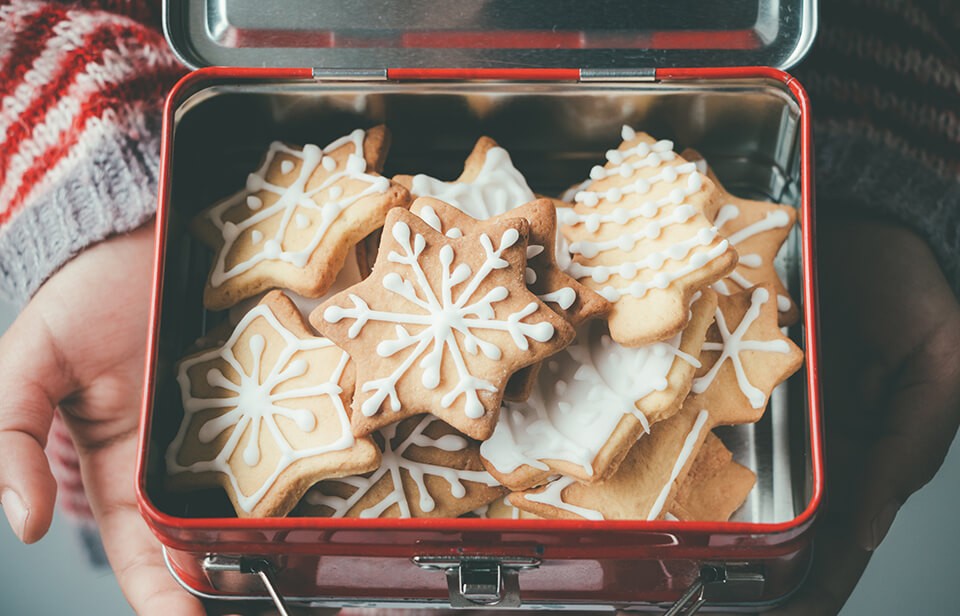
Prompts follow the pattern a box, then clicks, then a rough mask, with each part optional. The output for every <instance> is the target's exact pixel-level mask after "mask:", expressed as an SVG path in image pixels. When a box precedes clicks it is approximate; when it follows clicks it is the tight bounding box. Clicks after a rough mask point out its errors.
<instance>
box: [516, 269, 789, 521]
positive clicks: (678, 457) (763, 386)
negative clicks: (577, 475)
mask: <svg viewBox="0 0 960 616" xmlns="http://www.w3.org/2000/svg"><path fill="white" fill-rule="evenodd" d="M700 363H701V364H702V366H701V367H700V369H699V370H698V371H697V378H695V379H694V381H693V386H692V388H691V392H692V393H691V395H690V396H689V397H688V398H687V399H686V401H685V402H684V404H683V407H682V408H681V409H680V411H679V412H678V413H677V414H676V415H674V416H673V417H671V418H669V419H667V420H665V421H661V422H660V423H658V424H656V425H655V426H652V427H651V429H650V434H648V435H646V436H643V437H642V438H640V439H639V440H638V441H637V444H636V445H635V446H634V447H633V448H632V449H631V450H630V452H629V453H628V454H627V456H626V458H624V460H623V462H622V463H621V464H620V466H619V468H618V469H617V472H615V473H614V474H613V475H611V476H610V477H609V478H607V479H606V480H605V481H603V482H601V483H596V484H589V485H588V484H582V483H578V482H576V480H575V479H573V478H572V477H563V478H561V479H559V480H557V481H553V482H551V483H548V484H546V485H545V486H543V487H541V488H538V489H536V490H528V491H525V492H515V493H513V494H511V496H510V502H511V503H513V504H514V505H516V506H517V507H519V508H520V509H523V510H525V511H529V512H531V513H534V514H536V515H539V516H542V517H547V518H558V517H561V518H586V519H649V520H655V519H658V518H660V517H662V516H663V515H664V514H665V512H666V507H667V505H668V504H670V503H671V502H673V499H674V496H675V494H676V490H677V486H678V485H679V484H680V483H681V482H683V481H684V478H685V477H686V475H687V473H688V472H689V470H690V466H691V462H692V460H693V459H695V458H696V457H697V455H698V453H699V451H700V448H701V446H702V445H703V443H704V441H705V439H706V438H707V434H708V433H709V432H710V430H712V429H713V428H714V427H715V426H718V425H733V424H742V423H753V422H755V421H758V420H759V419H760V417H761V416H762V414H763V411H764V409H765V408H766V404H767V400H768V399H769V397H770V393H771V392H772V391H773V389H774V387H776V386H777V385H779V384H780V383H781V382H783V381H784V380H785V379H786V378H787V377H789V376H790V375H791V374H793V373H794V372H796V371H797V370H799V368H800V366H801V365H802V363H803V352H802V351H801V350H800V349H799V348H798V347H797V346H796V345H795V344H793V342H791V341H790V339H789V338H786V337H785V336H784V335H783V334H782V333H781V332H780V329H779V328H778V327H777V306H776V302H775V301H772V296H771V291H770V288H769V287H763V286H761V287H755V288H753V289H750V290H748V291H744V292H742V293H737V294H735V295H732V296H730V297H724V296H720V297H719V298H718V307H717V309H716V321H715V323H714V325H713V326H711V328H710V330H709V331H708V332H707V341H706V342H704V344H703V350H702V351H701V353H700Z"/></svg>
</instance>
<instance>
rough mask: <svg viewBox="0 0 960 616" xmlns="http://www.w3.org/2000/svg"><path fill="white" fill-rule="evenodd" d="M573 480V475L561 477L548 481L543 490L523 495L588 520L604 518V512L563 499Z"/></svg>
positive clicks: (535, 501)
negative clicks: (572, 503)
mask: <svg viewBox="0 0 960 616" xmlns="http://www.w3.org/2000/svg"><path fill="white" fill-rule="evenodd" d="M573 482H574V479H573V478H572V477H561V478H560V479H558V480H556V481H552V482H550V483H548V484H547V485H546V487H545V489H544V490H543V492H534V493H530V492H524V493H523V497H524V498H525V499H527V500H528V501H532V502H534V503H542V504H544V505H550V506H551V507H556V508H557V509H562V510H563V511H569V512H570V513H572V514H574V515H578V516H580V517H581V518H586V519H588V520H603V514H602V513H600V512H599V511H595V510H593V509H587V508H586V507H578V506H577V505H571V504H570V503H568V502H566V501H564V500H563V491H564V490H566V489H567V488H568V487H570V486H571V485H573Z"/></svg>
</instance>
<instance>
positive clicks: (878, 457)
mask: <svg viewBox="0 0 960 616" xmlns="http://www.w3.org/2000/svg"><path fill="white" fill-rule="evenodd" d="M827 211H830V210H829V209H827ZM820 224H821V228H820V272H821V274H820V280H821V301H820V304H821V307H822V308H821V310H822V312H821V314H822V316H823V320H822V323H823V330H822V341H823V349H822V357H823V368H824V370H823V377H822V378H823V382H824V407H825V408H824V418H825V421H826V427H825V431H826V444H827V452H826V454H827V460H826V465H825V466H826V469H827V473H828V476H827V485H828V486H829V493H828V495H827V501H826V509H825V511H824V512H823V514H822V516H821V518H820V519H819V520H818V525H819V526H818V530H817V536H816V539H815V541H816V546H817V549H816V550H815V551H814V565H813V570H812V572H811V575H810V577H809V578H808V581H807V583H806V585H805V586H804V587H803V589H802V590H801V592H800V593H799V594H798V595H797V596H796V598H795V599H794V600H793V601H792V602H791V603H790V604H789V605H787V606H786V607H784V608H783V609H780V610H777V611H776V612H774V613H775V614H778V615H781V616H786V615H790V616H792V615H801V614H821V613H823V614H834V613H836V612H837V611H839V610H840V608H841V607H842V606H843V604H844V603H845V602H846V600H847V597H849V596H850V593H851V592H852V591H853V589H854V587H855V586H856V584H857V582H858V581H859V579H860V576H861V574H862V573H863V570H864V568H865V567H866V565H867V563H868V561H869V560H870V556H871V552H872V551H873V550H875V549H876V548H877V547H878V546H879V545H880V543H881V542H882V541H883V539H884V537H885V536H886V534H887V532H888V531H889V529H890V527H891V525H892V524H893V521H894V518H895V516H896V514H897V511H898V510H899V508H900V507H901V506H902V505H903V504H904V503H905V502H906V501H907V499H908V498H909V497H910V496H911V495H912V494H913V493H914V492H916V491H917V490H919V489H920V488H922V487H923V486H924V485H925V484H926V483H927V482H928V481H930V479H931V478H932V477H933V476H934V475H935V474H936V472H937V471H938V469H939V468H940V465H941V464H942V462H943V459H944V456H945V455H946V453H947V450H948V449H949V447H950V444H951V442H952V441H953V439H954V436H955V435H956V432H957V426H958V423H960V307H958V304H957V299H956V297H955V296H954V295H953V293H952V292H951V290H950V287H949V285H948V284H947V282H946V279H945V278H944V276H943V273H942V271H941V269H940V267H939V265H938V264H937V261H936V259H935V258H934V257H933V254H932V253H931V251H930V249H929V248H928V247H927V245H926V244H924V243H923V242H922V241H921V240H920V239H919V238H918V237H917V236H916V235H914V234H913V233H912V232H910V231H908V230H907V229H905V228H903V227H899V226H895V225H891V224H888V223H880V222H876V221H871V220H862V219H842V220H837V219H835V218H829V217H823V218H821V219H820ZM867 307H869V308H867Z"/></svg>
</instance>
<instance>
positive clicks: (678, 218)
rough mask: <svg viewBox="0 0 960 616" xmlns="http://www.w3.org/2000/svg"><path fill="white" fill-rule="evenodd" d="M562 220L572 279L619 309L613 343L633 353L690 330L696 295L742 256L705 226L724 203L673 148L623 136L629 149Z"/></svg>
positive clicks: (623, 148) (613, 156) (599, 169)
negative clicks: (690, 308)
mask: <svg viewBox="0 0 960 616" xmlns="http://www.w3.org/2000/svg"><path fill="white" fill-rule="evenodd" d="M606 157H607V163H606V165H605V166H596V167H594V168H593V170H592V171H591V172H590V177H591V180H590V182H589V184H587V185H585V186H582V187H581V189H580V190H578V191H577V192H576V193H575V195H574V204H573V207H572V208H565V209H563V210H561V211H559V212H558V218H559V220H560V222H561V232H562V233H563V235H564V236H565V237H566V238H567V240H568V241H569V242H570V244H569V250H570V252H571V253H572V254H573V262H572V263H571V264H570V266H569V267H568V269H567V273H569V274H570V275H571V276H573V277H574V278H576V279H578V280H580V281H581V282H583V283H584V284H585V285H586V286H588V287H590V288H592V289H594V290H595V291H597V292H598V293H599V294H600V295H602V296H603V297H605V298H606V299H607V300H609V301H610V302H612V303H613V309H612V311H611V312H610V316H609V322H610V335H611V336H612V337H613V339H614V340H616V341H617V342H619V343H620V344H623V345H625V346H641V345H644V344H649V343H651V342H657V341H659V340H667V339H669V338H671V337H673V336H675V335H676V334H677V333H679V332H680V330H681V329H683V327H684V325H686V322H687V306H688V305H689V303H690V298H691V297H692V295H693V294H694V293H695V292H696V291H697V290H700V289H702V288H704V287H706V286H707V285H709V284H710V283H713V282H715V281H717V280H720V279H721V278H723V277H724V276H726V275H727V274H729V273H730V272H731V271H732V270H733V268H734V267H735V266H736V263H737V253H736V251H735V250H734V249H733V248H732V247H731V246H730V243H729V242H728V241H726V240H725V239H724V238H723V237H722V236H721V235H720V233H719V231H718V230H717V229H716V227H714V226H713V225H712V224H711V223H710V221H709V220H707V218H706V217H705V216H704V213H703V212H704V211H709V209H710V207H711V204H712V203H713V201H714V200H715V199H717V198H718V197H719V193H718V191H717V190H716V188H715V187H714V185H713V182H711V181H710V180H709V179H708V178H706V177H704V176H703V175H702V174H700V173H699V172H698V171H697V168H696V165H695V164H694V163H690V162H687V161H685V160H684V159H683V158H681V157H680V156H678V155H677V154H676V153H674V151H673V143H672V142H670V141H656V140H654V139H653V138H651V137H650V136H649V135H646V134H642V133H640V134H638V133H635V132H634V131H633V130H632V129H631V128H630V127H626V126H625V127H624V128H623V143H622V144H621V145H620V148H619V149H617V150H610V151H608V152H607V155H606Z"/></svg>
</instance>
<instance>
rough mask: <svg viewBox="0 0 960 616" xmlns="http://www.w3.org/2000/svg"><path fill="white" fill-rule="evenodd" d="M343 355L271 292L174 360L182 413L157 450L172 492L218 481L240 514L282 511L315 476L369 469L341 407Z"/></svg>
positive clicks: (362, 443) (372, 451) (370, 455)
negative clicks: (214, 340) (232, 324)
mask: <svg viewBox="0 0 960 616" xmlns="http://www.w3.org/2000/svg"><path fill="white" fill-rule="evenodd" d="M349 362H350V358H349V357H348V356H347V354H346V353H345V352H343V351H342V350H340V349H338V348H337V347H335V346H334V345H333V343H332V342H330V341H329V340H327V339H325V338H316V337H314V336H313V335H311V333H310V332H309V331H308V329H307V326H306V324H305V322H304V321H303V318H302V317H301V316H300V314H299V312H298V311H297V308H296V307H295V306H294V305H293V303H292V302H291V301H290V300H289V299H287V298H286V297H285V296H284V295H283V294H282V293H280V292H279V291H274V292H272V293H270V294H268V295H267V296H266V297H265V298H264V299H263V301H262V302H260V304H258V305H257V306H255V307H254V308H253V309H251V310H250V312H248V313H247V315H246V316H245V317H244V318H243V319H241V320H240V322H239V323H238V324H237V326H236V328H234V330H233V333H232V335H231V336H230V338H229V339H228V340H227V341H226V342H225V343H223V345H221V346H219V347H216V348H213V349H208V350H204V351H201V352H199V353H195V354H193V355H191V356H189V357H187V358H185V359H183V360H182V361H181V362H180V363H179V364H178V365H177V382H178V383H179V385H180V392H181V399H182V402H183V408H184V418H183V421H182V423H181V425H180V429H179V431H178V432H177V435H176V437H175V438H174V439H173V442H171V444H170V446H169V448H168V450H167V455H166V465H167V473H168V485H169V487H170V488H171V489H174V490H193V489H198V488H207V487H214V486H222V487H223V488H224V489H225V490H226V492H227V494H228V496H229V497H230V500H231V501H232V502H233V505H234V507H235V508H236V511H237V515H239V516H240V517H266V516H282V515H286V514H287V513H288V512H289V511H290V510H291V509H292V508H293V507H294V505H295V504H296V503H297V501H298V500H299V499H300V497H302V496H303V494H304V493H305V492H306V491H307V490H308V489H309V488H310V486H312V485H313V484H314V483H316V482H317V481H320V480H321V479H326V478H328V477H342V476H345V475H353V474H356V473H363V472H367V471H369V470H372V469H374V468H376V467H377V464H378V462H379V460H380V453H379V451H378V450H377V448H376V446H375V445H374V443H373V441H371V440H370V439H369V438H360V439H355V438H354V436H353V434H352V432H351V430H350V419H349V417H348V414H347V410H346V407H345V402H344V401H345V400H348V399H349V397H350V394H351V392H352V391H353V371H352V370H351V369H350V368H349V366H348V364H349Z"/></svg>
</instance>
